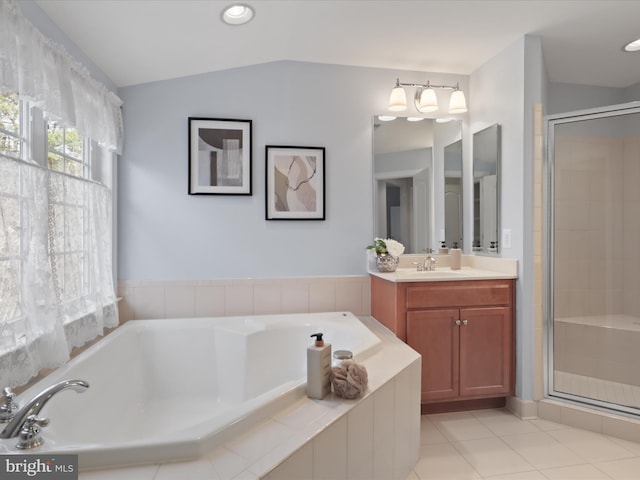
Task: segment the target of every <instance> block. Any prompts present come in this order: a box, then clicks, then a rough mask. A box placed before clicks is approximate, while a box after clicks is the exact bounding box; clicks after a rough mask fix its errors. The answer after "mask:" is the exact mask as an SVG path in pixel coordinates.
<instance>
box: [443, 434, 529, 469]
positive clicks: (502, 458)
mask: <svg viewBox="0 0 640 480" xmlns="http://www.w3.org/2000/svg"><path fill="white" fill-rule="evenodd" d="M452 445H453V446H454V447H455V448H456V450H458V451H459V452H460V453H461V454H462V456H464V458H465V459H466V460H467V461H468V462H469V463H470V464H471V465H472V466H473V468H475V469H476V470H477V471H478V472H479V473H480V475H482V476H490V475H506V474H512V473H521V472H529V471H532V470H535V468H534V467H533V466H532V465H531V464H530V463H529V462H527V461H526V460H525V459H524V458H522V456H520V455H519V454H518V453H516V451H515V450H513V449H512V448H510V447H509V446H508V445H507V444H506V443H505V442H503V441H502V440H501V439H499V438H497V437H491V438H480V439H474V440H464V441H460V442H453V443H452Z"/></svg>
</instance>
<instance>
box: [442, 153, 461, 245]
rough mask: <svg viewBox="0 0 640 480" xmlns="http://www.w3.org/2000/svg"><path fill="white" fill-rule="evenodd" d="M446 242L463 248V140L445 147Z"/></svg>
mask: <svg viewBox="0 0 640 480" xmlns="http://www.w3.org/2000/svg"><path fill="white" fill-rule="evenodd" d="M444 219H445V220H444V240H445V244H446V245H447V246H448V247H449V248H453V247H459V248H462V140H458V141H455V142H453V143H451V144H449V145H447V146H446V147H444Z"/></svg>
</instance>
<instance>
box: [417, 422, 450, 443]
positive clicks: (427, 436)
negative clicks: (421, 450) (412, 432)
mask: <svg viewBox="0 0 640 480" xmlns="http://www.w3.org/2000/svg"><path fill="white" fill-rule="evenodd" d="M448 442H449V440H447V437H445V436H444V435H442V433H440V430H438V429H437V428H436V426H435V425H434V424H433V423H432V422H431V420H429V418H428V417H427V416H426V415H423V416H422V418H421V419H420V444H421V445H428V444H434V443H448Z"/></svg>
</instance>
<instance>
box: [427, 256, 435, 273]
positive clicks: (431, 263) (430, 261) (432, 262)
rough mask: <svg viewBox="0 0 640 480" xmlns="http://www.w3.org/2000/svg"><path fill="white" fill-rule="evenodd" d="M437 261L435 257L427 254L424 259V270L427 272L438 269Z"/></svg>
mask: <svg viewBox="0 0 640 480" xmlns="http://www.w3.org/2000/svg"><path fill="white" fill-rule="evenodd" d="M437 262H438V261H437V260H436V259H435V258H434V257H432V256H431V255H427V258H425V259H424V270H425V271H426V272H433V271H434V270H435V269H436V263H437Z"/></svg>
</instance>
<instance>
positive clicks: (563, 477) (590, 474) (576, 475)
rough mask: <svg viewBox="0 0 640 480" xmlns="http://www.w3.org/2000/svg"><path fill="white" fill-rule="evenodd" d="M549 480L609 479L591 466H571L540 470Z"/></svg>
mask: <svg viewBox="0 0 640 480" xmlns="http://www.w3.org/2000/svg"><path fill="white" fill-rule="evenodd" d="M541 472H542V473H543V474H544V476H545V477H546V478H548V479H549V480H608V479H610V478H611V477H610V476H608V475H607V474H605V473H603V472H602V471H600V470H598V469H597V468H596V467H594V466H593V465H573V466H571V467H560V468H551V469H546V470H541Z"/></svg>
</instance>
